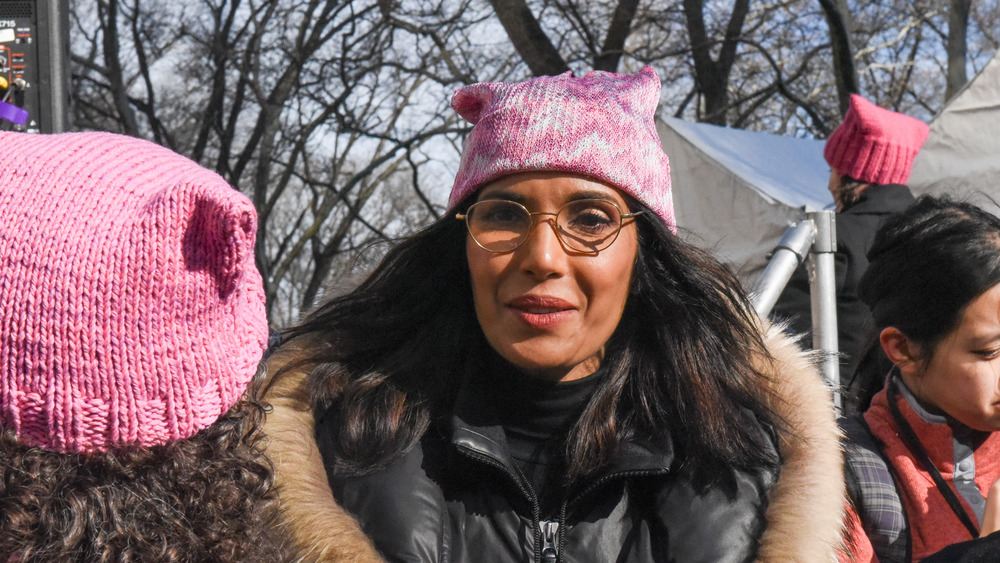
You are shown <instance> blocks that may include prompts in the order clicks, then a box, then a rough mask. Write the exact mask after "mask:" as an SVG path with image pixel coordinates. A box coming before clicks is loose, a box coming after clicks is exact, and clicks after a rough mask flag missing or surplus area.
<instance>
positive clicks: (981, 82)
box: [909, 55, 1000, 212]
mask: <svg viewBox="0 0 1000 563" xmlns="http://www.w3.org/2000/svg"><path fill="white" fill-rule="evenodd" d="M909 184H910V187H911V188H912V189H913V191H914V193H916V194H928V193H929V194H951V195H953V196H955V197H957V198H960V199H968V200H969V201H972V202H973V203H977V204H979V205H982V206H983V207H984V208H986V209H990V210H992V211H994V212H995V211H996V207H995V206H993V204H992V203H989V202H988V200H986V199H985V198H983V197H982V196H983V194H985V195H987V196H989V197H990V198H992V199H993V200H995V201H1000V55H994V56H993V59H991V60H990V62H989V63H987V64H986V66H985V67H983V69H982V70H981V71H980V72H979V74H977V75H976V76H975V77H974V78H973V79H972V80H970V81H969V83H968V84H966V85H965V88H963V89H962V90H961V91H960V92H959V93H958V94H956V95H955V97H953V98H952V99H951V101H949V102H948V105H947V106H946V107H945V108H944V109H943V110H942V111H941V113H939V114H938V115H937V116H935V117H934V119H932V120H931V122H930V134H929V135H928V137H927V142H926V143H924V147H923V149H921V151H920V153H919V154H918V155H917V158H916V160H915V161H914V163H913V173H912V175H911V176H910V182H909Z"/></svg>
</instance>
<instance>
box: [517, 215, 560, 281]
mask: <svg viewBox="0 0 1000 563" xmlns="http://www.w3.org/2000/svg"><path fill="white" fill-rule="evenodd" d="M558 228H559V227H557V226H556V221H555V217H546V216H543V217H539V218H538V219H536V221H535V222H534V224H533V225H532V226H531V231H530V232H529V233H528V238H527V240H525V241H524V244H522V245H521V246H520V248H518V249H517V250H516V251H515V252H516V253H517V254H518V255H519V256H518V258H519V260H520V262H521V263H520V268H521V270H522V271H523V272H524V273H526V274H528V275H530V276H532V277H535V278H538V279H547V278H550V277H558V276H561V275H563V274H565V273H566V267H567V264H568V258H569V257H568V255H567V254H566V249H565V248H563V245H562V242H561V241H560V240H559V235H558V234H556V229H558Z"/></svg>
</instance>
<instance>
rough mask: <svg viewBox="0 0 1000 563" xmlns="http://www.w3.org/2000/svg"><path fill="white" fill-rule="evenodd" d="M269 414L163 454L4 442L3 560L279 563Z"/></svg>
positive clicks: (0, 477) (234, 411)
mask: <svg viewBox="0 0 1000 563" xmlns="http://www.w3.org/2000/svg"><path fill="white" fill-rule="evenodd" d="M263 417H264V406H263V405H262V404H261V403H259V402H257V401H256V400H254V399H252V398H251V399H244V400H241V401H240V402H238V403H237V404H236V405H234V406H233V407H232V408H231V409H230V410H229V412H228V413H226V414H224V415H223V416H222V417H220V418H219V419H218V420H217V421H216V422H215V424H213V425H212V426H210V427H208V428H205V429H204V430H202V431H201V432H199V433H197V434H196V435H194V436H192V437H190V438H188V439H185V440H180V441H177V442H173V443H170V444H166V445H163V446H157V447H153V448H141V447H134V448H126V449H120V450H114V451H110V452H106V453H92V454H77V455H67V454H60V453H55V452H50V451H47V450H43V449H40V448H35V447H28V446H25V445H23V444H21V443H20V442H18V440H17V438H16V437H15V435H14V432H13V431H12V430H5V431H3V433H2V435H0V560H4V561H19V562H28V561H39V562H42V561H44V562H51V561H81V562H82V561H86V562H96V561H102V562H103V561H137V562H139V561H141V562H146V561H279V560H282V559H285V557H284V556H283V554H282V549H283V548H282V546H281V541H280V540H279V536H278V534H277V531H276V530H277V528H276V526H275V524H274V520H275V517H276V515H277V505H276V492H275V489H274V487H273V469H272V467H271V464H270V462H269V461H268V459H267V458H266V457H265V456H264V452H263V449H264V444H263V440H264V434H263V433H262V431H261V430H260V428H261V424H262V421H263Z"/></svg>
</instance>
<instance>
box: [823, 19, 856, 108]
mask: <svg viewBox="0 0 1000 563" xmlns="http://www.w3.org/2000/svg"><path fill="white" fill-rule="evenodd" d="M819 5H820V6H821V7H822V8H823V14H824V15H825V16H826V24H827V26H829V28H830V48H831V50H832V51H833V72H834V76H835V77H836V79H837V98H838V99H839V101H840V114H841V115H844V114H845V113H847V109H848V108H849V107H851V94H857V93H858V90H859V88H858V71H857V69H856V68H855V66H854V43H853V41H852V39H851V36H852V34H853V25H852V23H851V12H850V10H849V9H848V7H847V0H819Z"/></svg>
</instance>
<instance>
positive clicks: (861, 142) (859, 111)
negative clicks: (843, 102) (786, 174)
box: [823, 94, 930, 185]
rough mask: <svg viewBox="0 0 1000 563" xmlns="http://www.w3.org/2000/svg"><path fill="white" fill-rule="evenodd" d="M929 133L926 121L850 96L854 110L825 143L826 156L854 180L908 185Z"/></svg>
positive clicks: (849, 111) (850, 110) (833, 164)
mask: <svg viewBox="0 0 1000 563" xmlns="http://www.w3.org/2000/svg"><path fill="white" fill-rule="evenodd" d="M929 131H930V128H929V127H928V126H927V124H926V123H924V122H923V121H920V120H918V119H914V118H912V117H910V116H908V115H903V114H901V113H896V112H894V111H890V110H887V109H884V108H880V107H878V106H877V105H875V104H873V103H871V102H869V101H868V100H866V99H864V98H862V97H861V96H858V95H857V94H851V107H850V108H849V109H848V110H847V115H845V116H844V121H843V122H842V123H841V124H840V126H839V127H837V129H835V130H834V131H833V133H831V134H830V138H829V139H827V140H826V146H825V147H824V148H823V156H824V157H826V161H827V163H829V164H830V166H831V167H833V169H834V170H836V171H837V173H838V174H846V175H848V176H850V177H851V178H854V179H855V180H860V181H862V182H867V183H869V184H880V185H884V184H905V183H906V181H907V180H909V179H910V170H911V169H912V168H913V159H914V158H916V156H917V153H918V152H920V147H922V146H923V144H924V141H926V140H927V133H928V132H929Z"/></svg>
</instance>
